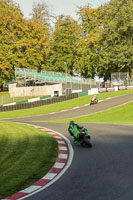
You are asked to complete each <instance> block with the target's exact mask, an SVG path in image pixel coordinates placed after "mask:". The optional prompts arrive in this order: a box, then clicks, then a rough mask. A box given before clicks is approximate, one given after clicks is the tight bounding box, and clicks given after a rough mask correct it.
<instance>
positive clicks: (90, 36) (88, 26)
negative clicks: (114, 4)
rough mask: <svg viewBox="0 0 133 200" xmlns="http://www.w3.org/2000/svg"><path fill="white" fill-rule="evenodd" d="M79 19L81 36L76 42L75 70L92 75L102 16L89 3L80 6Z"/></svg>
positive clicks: (95, 61)
mask: <svg viewBox="0 0 133 200" xmlns="http://www.w3.org/2000/svg"><path fill="white" fill-rule="evenodd" d="M78 14H79V21H80V27H81V33H82V34H81V37H80V40H79V43H78V48H77V49H78V54H77V57H76V65H77V70H78V71H79V72H81V74H82V75H83V76H84V77H86V78H87V77H92V78H93V77H94V75H95V74H96V68H97V52H98V50H99V48H100V47H99V40H100V33H99V31H100V27H101V21H102V19H101V18H102V16H101V15H100V10H99V9H93V8H91V7H90V5H87V6H85V7H80V9H79V11H78Z"/></svg>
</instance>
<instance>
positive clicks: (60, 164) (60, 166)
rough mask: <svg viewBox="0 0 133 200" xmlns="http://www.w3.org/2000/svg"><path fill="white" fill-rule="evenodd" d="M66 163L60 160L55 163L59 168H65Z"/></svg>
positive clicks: (55, 166)
mask: <svg viewBox="0 0 133 200" xmlns="http://www.w3.org/2000/svg"><path fill="white" fill-rule="evenodd" d="M64 165H65V163H59V162H56V163H55V164H54V166H53V167H54V168H59V169H61V168H63V167H64Z"/></svg>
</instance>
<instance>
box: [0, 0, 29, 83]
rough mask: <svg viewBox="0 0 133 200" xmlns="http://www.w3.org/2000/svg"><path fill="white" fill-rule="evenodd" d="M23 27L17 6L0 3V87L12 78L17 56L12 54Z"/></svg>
mask: <svg viewBox="0 0 133 200" xmlns="http://www.w3.org/2000/svg"><path fill="white" fill-rule="evenodd" d="M24 30H25V27H24V26H23V15H22V13H21V11H20V9H19V6H18V5H17V4H15V3H13V1H12V0H1V1H0V85H1V86H2V84H3V83H4V82H6V81H8V80H10V79H13V78H14V74H13V71H14V67H15V63H16V59H17V56H16V54H14V53H13V51H14V48H16V47H15V45H16V43H17V41H18V40H19V39H20V38H21V37H22V35H23V32H24Z"/></svg>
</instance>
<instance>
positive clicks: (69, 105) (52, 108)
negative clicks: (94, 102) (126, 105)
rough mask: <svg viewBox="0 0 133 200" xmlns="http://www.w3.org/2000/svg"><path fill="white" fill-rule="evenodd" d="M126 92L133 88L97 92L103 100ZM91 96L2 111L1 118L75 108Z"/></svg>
mask: <svg viewBox="0 0 133 200" xmlns="http://www.w3.org/2000/svg"><path fill="white" fill-rule="evenodd" d="M125 94H133V90H123V91H115V92H106V93H100V94H97V97H98V99H99V100H101V99H105V98H109V97H115V96H120V95H125ZM91 97H92V95H89V96H82V97H79V98H76V99H72V100H68V101H65V102H60V103H55V104H50V105H45V106H40V107H36V108H30V109H24V110H16V111H8V112H1V113H0V118H16V117H25V116H34V115H41V114H48V113H51V112H57V111H60V110H65V109H70V108H74V107H76V106H81V105H84V104H87V103H90V99H91Z"/></svg>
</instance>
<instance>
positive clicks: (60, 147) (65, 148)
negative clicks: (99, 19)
mask: <svg viewBox="0 0 133 200" xmlns="http://www.w3.org/2000/svg"><path fill="white" fill-rule="evenodd" d="M59 150H66V151H67V147H63V146H59Z"/></svg>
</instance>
